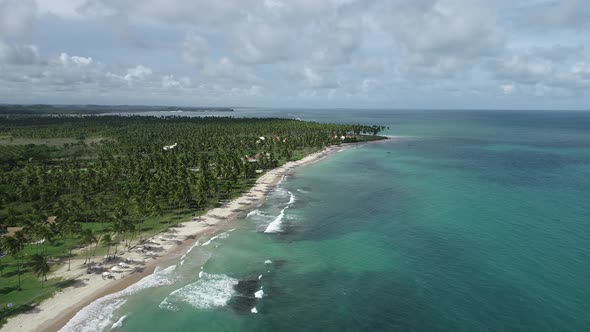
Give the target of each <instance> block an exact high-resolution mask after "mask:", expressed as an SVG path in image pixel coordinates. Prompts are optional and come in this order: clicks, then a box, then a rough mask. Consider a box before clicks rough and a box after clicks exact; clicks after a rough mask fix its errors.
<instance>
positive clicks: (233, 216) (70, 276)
mask: <svg viewBox="0 0 590 332" xmlns="http://www.w3.org/2000/svg"><path fill="white" fill-rule="evenodd" d="M392 138H394V137H387V138H386V139H383V140H376V141H369V142H358V143H346V144H340V145H332V146H328V147H326V148H324V149H322V150H320V151H318V152H314V153H312V154H310V155H307V156H306V157H304V158H302V159H300V160H297V161H290V162H287V163H285V164H283V165H282V166H279V167H277V168H274V169H272V170H269V171H268V172H266V173H264V174H263V175H262V176H261V177H259V178H258V179H257V180H256V183H255V185H254V186H253V187H252V188H250V190H249V191H248V192H246V193H244V194H242V195H241V196H239V197H237V198H235V199H233V200H231V201H229V202H228V203H226V204H224V205H223V206H221V207H217V208H213V209H210V210H209V211H207V212H206V213H205V214H204V215H202V216H200V217H197V218H193V220H191V221H187V222H182V223H179V224H177V225H175V226H171V227H170V228H168V229H167V230H165V231H163V232H160V233H158V234H156V235H154V236H152V237H150V238H148V239H147V240H146V243H148V244H149V246H150V247H151V250H150V249H148V250H143V251H142V250H141V248H139V246H136V247H132V248H129V249H127V248H123V250H124V252H121V251H119V253H120V255H118V256H117V259H116V260H114V261H112V262H110V263H106V264H105V266H104V267H105V270H106V271H109V270H110V269H111V268H112V267H113V266H117V267H116V268H115V269H120V270H121V271H120V272H112V275H114V276H115V278H116V279H115V280H112V279H108V278H107V279H105V278H103V276H102V274H101V273H100V272H99V273H92V274H87V273H86V269H87V267H88V266H87V265H83V264H81V262H82V260H83V259H76V260H72V270H71V271H65V269H66V265H67V264H64V265H63V266H61V267H60V268H59V269H58V270H57V271H54V272H53V273H52V275H51V277H53V278H56V277H61V278H63V279H64V280H70V281H72V284H71V285H70V286H68V287H66V288H64V289H62V290H59V291H57V292H56V293H54V295H53V296H52V297H50V298H48V299H46V300H44V301H43V302H41V303H40V304H39V305H37V306H36V307H35V308H34V309H33V310H30V311H28V312H25V313H22V314H19V315H17V316H14V317H11V318H9V319H8V321H7V323H6V324H4V326H2V328H1V329H0V332H3V331H17V330H18V331H51V332H53V331H59V330H60V329H62V328H63V327H64V326H65V325H66V324H68V322H69V321H70V320H71V319H72V318H74V316H75V315H76V314H77V313H78V312H80V311H81V310H82V309H84V308H85V307H87V306H88V305H90V304H91V303H93V302H95V301H97V300H99V299H101V298H103V297H105V296H107V295H111V294H115V293H117V292H120V291H122V290H124V289H126V288H128V287H129V286H131V285H133V284H135V283H137V282H138V281H140V280H141V279H143V278H145V277H147V276H150V275H152V274H153V272H154V270H155V269H156V267H168V266H169V265H172V264H171V263H172V262H173V261H176V260H178V259H179V258H181V257H182V256H183V254H185V253H186V251H187V250H190V249H189V248H191V247H193V246H196V245H198V243H202V242H203V241H204V240H206V239H209V238H211V237H212V236H214V235H215V234H218V233H221V232H223V231H226V230H227V229H229V228H230V227H231V226H232V222H233V221H236V220H238V219H239V218H241V217H243V216H245V215H246V214H247V213H248V211H250V210H252V209H253V208H255V207H256V206H257V205H259V204H260V203H262V202H263V201H264V200H265V199H266V198H267V196H268V194H269V193H270V192H271V191H272V190H273V189H274V188H276V187H277V186H278V185H279V184H280V183H281V180H282V179H283V176H284V175H286V174H289V173H290V172H292V171H293V170H294V169H295V168H299V167H302V166H305V165H308V164H311V163H314V162H317V161H320V160H322V159H324V158H326V157H328V156H330V155H332V154H334V153H337V152H340V151H343V150H345V149H348V148H350V147H353V146H362V145H365V144H370V143H376V142H383V141H388V140H391V139H392ZM118 263H119V264H118ZM120 267H123V268H120Z"/></svg>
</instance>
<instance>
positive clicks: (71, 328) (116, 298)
mask: <svg viewBox="0 0 590 332" xmlns="http://www.w3.org/2000/svg"><path fill="white" fill-rule="evenodd" d="M175 269H176V265H172V266H169V267H167V268H165V269H162V270H160V269H158V268H156V270H154V273H152V274H150V275H149V276H147V277H144V278H143V279H141V280H140V281H138V282H137V283H135V284H133V285H131V286H129V287H127V288H125V289H124V290H122V291H119V292H117V293H113V294H109V295H107V296H104V297H101V298H100V299H98V300H96V301H94V302H92V303H90V304H89V305H87V306H86V307H84V308H82V310H80V311H78V313H77V314H76V315H75V316H74V317H73V318H72V319H70V321H69V322H68V323H67V324H66V325H65V326H64V327H63V328H62V329H61V330H60V331H61V332H93V331H101V330H104V329H105V328H107V327H109V326H111V327H112V326H113V325H114V324H113V320H114V315H115V311H116V310H117V309H119V308H121V307H122V306H123V305H124V304H125V302H127V299H126V297H127V296H129V295H132V294H135V293H137V292H139V291H141V290H143V289H147V288H153V287H160V286H165V285H172V284H173V283H174V282H175V281H176V278H177V277H176V275H175V274H174V270H175ZM122 319H123V318H120V319H119V321H120V322H121V324H123V320H122ZM115 324H116V322H115Z"/></svg>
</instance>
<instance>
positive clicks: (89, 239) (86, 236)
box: [82, 229, 98, 264]
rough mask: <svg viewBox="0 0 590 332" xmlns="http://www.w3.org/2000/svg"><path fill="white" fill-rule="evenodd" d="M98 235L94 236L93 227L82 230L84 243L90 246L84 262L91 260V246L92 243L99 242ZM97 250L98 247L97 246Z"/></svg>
mask: <svg viewBox="0 0 590 332" xmlns="http://www.w3.org/2000/svg"><path fill="white" fill-rule="evenodd" d="M97 242H98V241H97V240H96V236H94V232H93V231H92V230H91V229H85V230H83V231H82V244H83V245H85V246H88V251H87V252H86V259H84V264H86V263H87V262H88V261H89V260H90V256H91V251H90V246H92V244H94V243H97ZM95 250H96V247H95Z"/></svg>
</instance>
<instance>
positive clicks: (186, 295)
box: [159, 272, 238, 311]
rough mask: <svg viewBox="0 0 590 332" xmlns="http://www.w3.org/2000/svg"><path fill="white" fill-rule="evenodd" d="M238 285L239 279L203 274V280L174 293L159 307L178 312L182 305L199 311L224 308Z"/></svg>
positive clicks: (222, 275)
mask: <svg viewBox="0 0 590 332" xmlns="http://www.w3.org/2000/svg"><path fill="white" fill-rule="evenodd" d="M237 284H238V280H237V279H234V278H231V277H228V276H226V275H224V274H209V273H205V272H203V274H202V275H201V279H199V280H197V281H196V282H194V283H192V284H189V285H187V286H184V287H182V288H179V289H177V290H175V291H173V292H172V293H170V295H168V296H167V297H166V298H165V299H164V301H162V303H160V305H159V307H160V308H161V309H166V310H171V311H176V310H178V305H179V304H181V303H186V304H189V305H191V306H193V307H194V308H198V309H208V308H214V307H222V306H225V305H226V304H227V302H228V301H229V300H230V299H231V297H232V295H233V294H234V292H235V291H234V286H235V285H237Z"/></svg>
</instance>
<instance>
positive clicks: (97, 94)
mask: <svg viewBox="0 0 590 332" xmlns="http://www.w3.org/2000/svg"><path fill="white" fill-rule="evenodd" d="M589 43H590V4H589V3H588V2H587V0H562V1H545V0H534V1H533V0H525V1H507V0H496V1H484V0H362V1H361V0H357V1H355V0H324V1H322V0H215V1H211V0H209V1H206V0H144V1H136V0H0V102H4V103H100V104H151V105H153V104H155V105H194V106H199V105H214V106H260V107H265V106H266V107H281V106H283V107H358V108H362V107H367V108H484V109H588V108H589V106H588V105H590V96H589V95H590V94H589V91H590V51H589V47H590V45H589Z"/></svg>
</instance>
